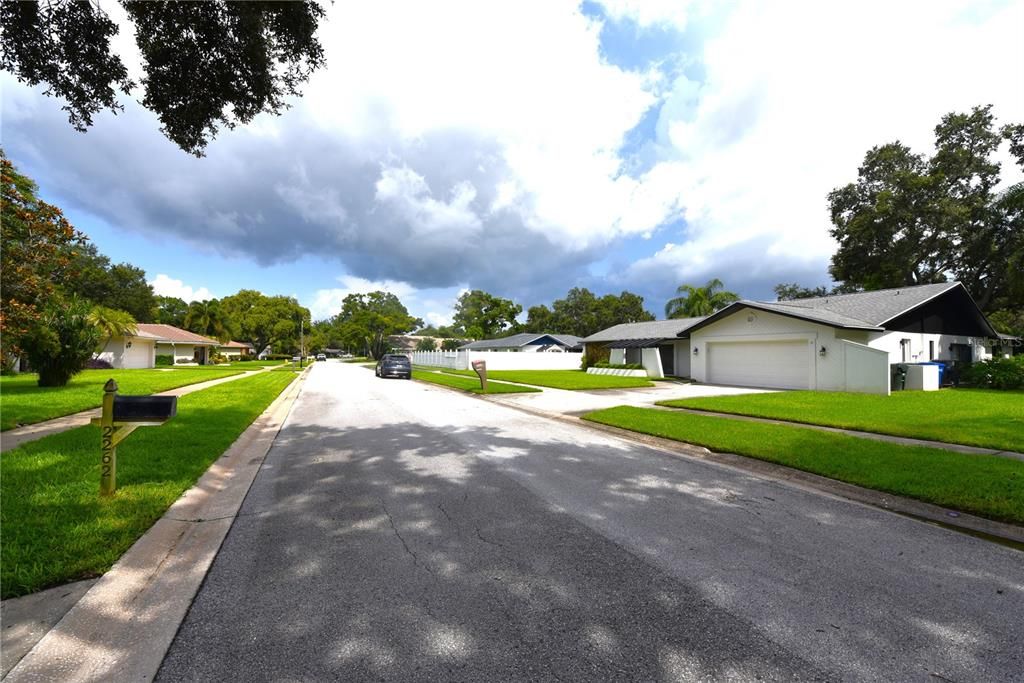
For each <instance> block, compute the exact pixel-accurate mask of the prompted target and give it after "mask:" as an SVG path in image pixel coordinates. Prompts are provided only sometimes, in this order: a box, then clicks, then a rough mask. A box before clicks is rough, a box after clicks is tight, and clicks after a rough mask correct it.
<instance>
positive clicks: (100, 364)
mask: <svg viewBox="0 0 1024 683" xmlns="http://www.w3.org/2000/svg"><path fill="white" fill-rule="evenodd" d="M85 369H86V370H113V369H114V366H113V365H111V364H110V363H108V362H107V361H105V360H103V359H102V358H90V359H89V360H88V361H86V363H85Z"/></svg>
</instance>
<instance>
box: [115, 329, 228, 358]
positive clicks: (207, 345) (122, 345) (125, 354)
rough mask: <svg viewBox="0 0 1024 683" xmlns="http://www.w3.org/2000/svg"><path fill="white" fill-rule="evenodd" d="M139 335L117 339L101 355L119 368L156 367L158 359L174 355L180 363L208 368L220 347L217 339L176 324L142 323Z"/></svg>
mask: <svg viewBox="0 0 1024 683" xmlns="http://www.w3.org/2000/svg"><path fill="white" fill-rule="evenodd" d="M135 327H136V329H135V334H130V335H125V336H124V337H114V338H113V339H111V340H110V341H109V342H107V344H106V346H105V347H104V348H103V351H101V352H100V353H99V354H98V356H97V357H98V358H100V359H101V360H105V361H107V362H108V363H110V364H111V365H113V366H114V367H115V368H123V369H130V368H152V367H155V365H156V357H157V356H170V357H171V364H172V365H173V364H176V363H179V362H185V361H187V362H190V363H198V364H199V365H205V364H206V363H207V362H208V361H209V359H210V356H212V355H213V353H215V352H216V349H217V347H218V346H219V345H220V342H218V341H217V340H216V339H210V338H209V337H204V336H202V335H201V334H196V333H194V332H189V331H188V330H183V329H180V328H178V327H174V326H173V325H162V324H154V323H139V324H137V325H136V326H135Z"/></svg>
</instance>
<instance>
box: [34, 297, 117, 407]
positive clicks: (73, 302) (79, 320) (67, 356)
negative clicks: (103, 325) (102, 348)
mask: <svg viewBox="0 0 1024 683" xmlns="http://www.w3.org/2000/svg"><path fill="white" fill-rule="evenodd" d="M91 310H92V307H91V306H90V305H89V304H88V303H87V302H86V301H83V300H82V299H79V298H77V297H72V298H71V299H68V300H66V301H65V300H61V299H53V300H51V301H50V302H49V303H48V304H47V305H46V307H45V308H44V309H43V311H42V314H41V315H40V316H39V319H38V320H36V322H35V323H34V324H33V325H32V327H31V328H30V329H29V330H28V332H27V333H26V334H25V336H24V337H23V338H22V340H21V345H22V347H23V348H24V349H25V351H26V353H27V354H28V359H29V361H30V362H31V363H32V367H34V368H35V369H36V370H37V371H38V372H39V386H41V387H62V386H64V385H66V384H67V383H68V381H69V380H70V379H71V378H72V377H74V376H75V375H76V374H78V373H79V372H81V371H82V369H83V368H85V364H86V363H87V362H88V361H89V360H90V359H91V358H92V354H93V352H94V351H95V350H96V345H97V344H98V343H99V341H100V332H99V330H98V329H96V326H95V325H93V323H92V321H91V320H90V318H89V314H90V312H91Z"/></svg>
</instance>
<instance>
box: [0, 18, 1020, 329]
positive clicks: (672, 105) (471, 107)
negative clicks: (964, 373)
mask: <svg viewBox="0 0 1024 683" xmlns="http://www.w3.org/2000/svg"><path fill="white" fill-rule="evenodd" d="M102 6H103V7H104V8H105V9H108V11H111V12H116V11H118V7H117V5H116V4H115V3H113V2H109V1H107V2H103V3H102ZM1021 26H1024V3H1022V2H1019V1H1018V2H988V1H984V0H982V1H979V0H972V1H963V2H942V1H939V2H936V1H922V2H896V3H894V2H871V1H867V2H865V1H858V2H813V1H811V2H796V1H792V2H789V1H786V2H770V3H767V2H719V1H707V2H702V1H700V0H695V1H694V0H674V1H673V0H633V1H631V0H594V1H591V0H587V1H586V2H583V3H582V4H581V3H578V2H571V1H568V2H558V1H552V0H538V1H536V2H530V1H524V2H514V3H507V2H506V3H490V2H482V1H480V0H470V1H467V2H458V1H451V2H443V3H441V2H408V3H394V2H386V1H380V0H375V1H374V2H359V3H355V2H347V1H346V0H337V2H335V3H334V4H333V5H329V6H328V19H327V21H326V22H325V23H324V24H323V25H322V26H321V29H320V32H319V37H320V40H321V42H322V43H323V45H324V47H325V49H326V54H327V60H328V65H327V68H326V69H324V70H322V71H320V72H318V73H317V74H315V75H314V77H313V78H312V80H311V81H310V83H309V84H308V85H307V86H306V88H305V91H304V92H305V95H304V97H302V98H301V99H299V100H296V101H295V102H294V106H293V107H292V109H290V110H289V111H287V112H286V113H285V114H284V115H282V116H280V117H272V116H261V117H259V118H258V119H257V120H256V121H254V122H253V124H252V125H250V126H246V127H239V128H237V129H235V130H234V131H226V132H223V133H221V134H220V136H219V137H218V138H217V139H216V140H215V141H214V142H213V143H212V144H211V145H210V147H209V148H208V150H207V156H206V157H205V158H203V159H195V158H193V157H191V156H189V155H187V154H185V153H184V152H182V151H180V150H179V149H178V148H176V147H175V146H174V145H173V144H171V143H170V142H168V141H167V140H166V139H165V138H164V137H163V136H162V135H161V134H160V132H159V130H158V124H157V121H156V119H155V117H154V116H153V115H152V114H150V113H149V112H147V111H145V110H144V109H142V108H141V107H139V106H138V105H136V104H135V103H134V100H133V98H132V97H130V96H126V97H124V98H123V100H122V101H123V102H124V104H125V105H126V106H125V112H124V113H123V114H121V115H118V116H113V115H109V114H104V115H101V116H99V117H98V118H97V119H96V123H95V125H94V126H93V127H92V129H91V130H90V131H89V132H88V133H86V134H80V133H77V132H75V131H74V130H73V129H71V128H70V126H68V124H67V121H66V116H65V114H64V112H62V111H61V110H60V106H61V103H60V102H59V101H57V100H54V99H52V98H47V97H44V96H42V94H41V91H42V88H36V89H30V88H27V87H25V86H22V85H19V84H17V82H16V81H14V79H13V78H11V77H10V76H9V75H7V74H2V75H0V87H2V117H3V119H2V144H3V146H4V148H5V150H6V152H7V154H8V156H9V157H11V158H12V159H13V160H14V162H15V164H17V165H18V166H19V167H20V168H21V169H22V170H23V171H24V172H26V173H27V174H28V175H30V176H31V177H33V178H34V179H36V180H37V182H38V183H39V185H40V188H41V194H42V196H43V197H44V198H45V199H47V200H49V201H51V202H52V203H55V204H57V205H58V206H61V207H62V208H64V210H65V212H66V214H67V215H68V217H69V218H70V219H71V220H72V222H73V223H75V224H76V225H77V226H78V227H79V228H80V229H82V230H83V231H85V232H86V233H87V234H88V235H89V236H90V237H91V238H92V239H93V241H94V242H96V244H97V245H98V246H99V248H100V250H101V251H102V252H104V253H106V254H108V255H109V256H111V258H113V259H114V260H115V261H121V260H126V261H130V262H132V263H134V264H136V265H138V266H140V267H142V268H144V269H145V270H146V272H147V274H148V277H149V279H150V280H151V282H152V283H153V285H154V287H155V289H156V290H157V292H158V293H161V294H167V295H173V296H180V297H182V298H184V299H195V298H199V299H201V298H207V297H211V296H216V297H220V296H226V295H229V294H232V293H234V292H235V291H237V290H238V289H240V288H243V287H245V288H254V289H259V290H261V291H263V292H265V293H267V294H288V295H293V296H296V297H297V298H298V299H299V300H300V301H301V302H302V303H303V304H304V305H306V306H308V307H309V308H310V309H312V311H313V315H314V317H316V318H323V317H327V316H329V315H331V314H333V313H336V312H337V310H338V308H339V304H340V301H341V300H342V298H344V296H345V295H346V294H347V293H349V292H355V291H370V290H372V289H379V288H380V289H387V290H390V291H392V292H394V293H396V294H397V295H398V296H399V297H400V298H401V299H402V300H403V301H404V302H405V303H406V304H407V306H408V307H409V309H410V310H411V312H413V313H414V314H415V315H418V316H420V317H423V318H424V319H425V320H427V321H428V322H434V323H439V324H442V323H446V322H448V321H449V320H450V316H451V309H452V305H453V303H454V300H455V298H456V297H457V296H458V294H459V293H460V292H461V291H463V290H465V289H484V290H487V291H490V292H492V293H495V294H499V295H501V296H506V297H510V298H513V299H515V300H516V301H518V302H519V303H521V304H523V306H524V308H526V307H529V306H531V305H534V304H538V303H548V304H549V303H550V302H551V301H552V300H553V299H556V298H560V297H562V296H564V295H565V293H566V291H567V290H568V289H569V288H570V287H574V286H585V287H589V288H590V289H591V290H593V291H595V292H597V293H598V294H604V293H607V292H613V293H618V292H620V291H622V290H623V289H628V290H630V291H634V292H637V293H639V294H641V295H643V296H644V298H645V304H646V306H647V308H648V309H649V310H651V311H652V312H654V313H656V314H660V313H661V312H662V309H663V306H664V302H665V300H666V299H667V298H669V297H670V296H671V295H672V292H673V291H674V290H675V288H676V286H677V285H679V284H680V283H684V282H685V283H694V284H700V283H703V282H705V281H706V280H708V279H709V278H712V277H718V278H720V279H722V280H723V281H724V282H725V283H726V286H727V287H728V288H729V289H731V290H733V291H736V292H738V293H740V294H741V295H742V296H744V297H747V298H772V293H771V288H772V286H773V285H774V284H776V283H779V282H794V281H795V282H800V283H802V284H805V285H819V284H826V283H828V282H829V278H828V274H827V267H828V261H829V256H830V255H831V253H832V251H833V247H834V245H833V243H832V241H831V239H830V237H829V235H828V229H829V220H828V215H827V208H826V200H825V196H826V194H827V193H828V192H829V190H831V189H832V188H834V187H836V186H839V185H842V184H845V183H847V182H850V181H851V180H853V179H855V177H856V169H857V166H858V165H859V162H860V161H861V159H862V158H863V155H864V152H865V151H866V150H867V149H868V148H869V147H871V146H873V145H876V144H881V143H884V142H888V141H892V140H896V139H898V140H901V141H903V142H904V143H906V144H909V145H911V147H913V148H914V149H916V150H918V151H921V152H928V151H930V145H931V141H932V132H931V131H932V128H933V127H934V125H935V124H936V123H937V122H938V120H939V118H940V116H941V115H942V114H944V113H947V112H950V111H967V110H969V109H970V107H972V106H974V105H978V104H993V105H995V114H996V116H997V118H998V119H999V121H1000V122H1008V121H1022V120H1024V86H1022V82H1021V74H1022V72H1024V41H1021V40H1020V27H1021ZM117 49H118V51H119V52H120V53H121V54H122V56H123V58H124V60H125V62H126V63H127V64H128V65H129V66H130V68H133V69H134V68H135V66H134V65H135V64H137V56H136V55H135V54H134V45H133V43H132V40H131V36H130V35H125V34H124V32H122V36H121V37H120V38H119V40H118V41H117ZM133 76H135V77H138V76H139V74H138V72H137V71H136V73H134V74H133ZM135 96H136V97H138V96H139V95H138V93H136V94H135ZM1008 171H1010V165H1009V164H1004V176H1006V175H1008V173H1007V172H1008Z"/></svg>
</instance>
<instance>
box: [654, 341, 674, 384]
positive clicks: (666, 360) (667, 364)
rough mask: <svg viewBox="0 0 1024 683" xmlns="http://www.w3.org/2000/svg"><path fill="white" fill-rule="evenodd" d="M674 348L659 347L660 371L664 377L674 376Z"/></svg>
mask: <svg viewBox="0 0 1024 683" xmlns="http://www.w3.org/2000/svg"><path fill="white" fill-rule="evenodd" d="M675 352H676V347H675V346H673V345H671V344H669V345H667V346H659V347H658V353H660V354H661V371H662V372H664V373H665V376H666V377H667V376H668V375H674V374H676V353H675Z"/></svg>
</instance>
